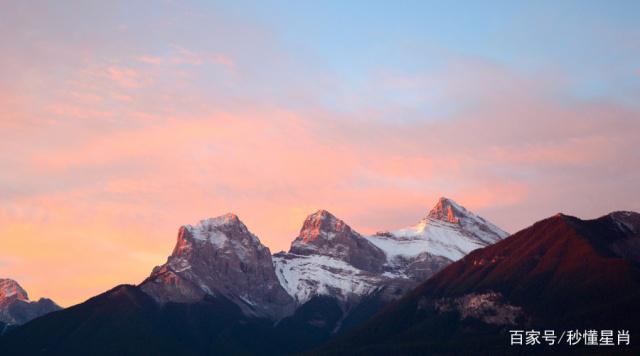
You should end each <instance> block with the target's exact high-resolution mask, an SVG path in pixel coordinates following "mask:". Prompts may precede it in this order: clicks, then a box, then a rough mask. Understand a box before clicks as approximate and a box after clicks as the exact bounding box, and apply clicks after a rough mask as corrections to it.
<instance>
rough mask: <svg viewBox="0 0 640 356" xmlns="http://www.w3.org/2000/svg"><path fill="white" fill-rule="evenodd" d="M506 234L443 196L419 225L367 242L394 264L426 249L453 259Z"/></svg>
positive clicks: (413, 256) (433, 254)
mask: <svg viewBox="0 0 640 356" xmlns="http://www.w3.org/2000/svg"><path fill="white" fill-rule="evenodd" d="M508 235H509V234H508V233H506V232H505V231H503V230H502V229H500V228H499V227H497V226H495V225H494V224H492V223H490V222H488V221H487V220H485V219H484V218H482V217H480V216H478V215H476V214H474V213H472V212H471V211H469V210H467V209H466V208H465V207H463V206H462V205H460V204H458V203H456V202H455V201H453V200H451V199H447V198H444V197H443V198H440V199H438V202H437V203H436V205H435V206H434V207H433V209H431V211H430V212H429V214H428V215H427V217H425V218H424V219H422V220H420V222H418V224H416V225H414V226H410V227H406V228H403V229H399V230H395V231H392V232H385V233H379V234H376V235H374V236H371V237H370V238H369V241H371V242H372V243H374V244H375V245H376V246H378V247H379V248H381V249H382V250H384V251H385V253H386V254H387V257H388V258H389V259H390V262H391V263H392V264H393V263H394V261H395V260H405V259H407V258H415V257H416V256H418V255H420V254H422V253H425V252H426V253H428V254H430V255H432V256H441V257H444V258H447V259H449V260H451V261H455V260H458V259H460V258H461V257H462V256H464V255H466V254H467V253H469V252H471V251H472V250H475V249H477V248H480V247H484V246H487V245H491V244H493V243H495V242H497V241H498V240H500V239H503V238H505V237H507V236H508Z"/></svg>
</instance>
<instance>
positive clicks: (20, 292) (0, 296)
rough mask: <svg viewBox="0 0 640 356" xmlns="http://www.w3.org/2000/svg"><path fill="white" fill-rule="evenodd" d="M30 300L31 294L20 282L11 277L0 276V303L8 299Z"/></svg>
mask: <svg viewBox="0 0 640 356" xmlns="http://www.w3.org/2000/svg"><path fill="white" fill-rule="evenodd" d="M9 299H12V300H23V301H25V302H27V301H29V295H28V294H27V291H25V290H24V289H23V288H22V287H21V286H20V285H19V284H18V282H16V281H14V280H13V279H9V278H0V303H2V302H3V301H6V300H9Z"/></svg>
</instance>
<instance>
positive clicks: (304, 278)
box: [273, 254, 383, 304]
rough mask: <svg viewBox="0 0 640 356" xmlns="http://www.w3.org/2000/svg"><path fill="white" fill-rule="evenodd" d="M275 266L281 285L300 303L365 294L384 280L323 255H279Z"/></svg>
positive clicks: (275, 257) (341, 298)
mask: <svg viewBox="0 0 640 356" xmlns="http://www.w3.org/2000/svg"><path fill="white" fill-rule="evenodd" d="M273 264H274V267H275V270H276V276H277V277H278V280H279V281H280V284H281V285H282V286H283V287H284V289H285V290H286V291H287V293H289V295H291V296H292V297H293V298H294V299H295V300H296V302H297V303H298V304H304V303H305V302H306V301H308V300H309V299H311V297H313V296H314V295H332V296H335V297H337V298H338V299H340V300H347V299H348V298H349V297H352V296H361V295H365V294H368V293H370V292H371V291H373V290H374V289H376V287H377V286H378V285H379V283H380V281H381V280H382V279H383V278H382V276H380V277H378V276H375V275H373V274H371V273H369V272H366V271H362V270H360V269H358V268H355V267H353V266H352V265H351V264H349V263H347V262H345V261H342V260H338V259H335V258H332V257H329V256H322V255H307V256H303V255H295V254H276V255H274V256H273Z"/></svg>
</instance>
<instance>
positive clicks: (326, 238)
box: [289, 210, 385, 270]
mask: <svg viewBox="0 0 640 356" xmlns="http://www.w3.org/2000/svg"><path fill="white" fill-rule="evenodd" d="M289 252H290V253H293V254H297V255H307V256H308V255H321V256H327V257H331V258H334V259H338V260H342V261H345V262H348V263H351V264H352V265H353V266H356V267H357V268H360V269H363V270H379V269H380V268H381V265H382V263H380V261H384V260H385V254H384V252H382V250H380V249H379V248H378V247H376V246H374V245H373V244H372V243H371V242H369V241H368V240H367V239H366V238H364V237H362V236H361V235H360V234H359V233H357V232H356V231H354V230H353V229H351V227H350V226H349V225H347V224H346V223H345V222H344V221H342V220H340V219H338V218H337V217H335V216H334V215H333V214H331V213H329V212H328V211H326V210H318V211H317V212H315V213H313V214H311V215H309V216H308V217H307V218H306V219H305V221H304V223H303V224H302V228H301V229H300V234H299V235H298V236H297V237H296V238H295V239H294V240H293V242H292V243H291V248H290V249H289Z"/></svg>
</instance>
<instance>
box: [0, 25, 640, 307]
mask: <svg viewBox="0 0 640 356" xmlns="http://www.w3.org/2000/svg"><path fill="white" fill-rule="evenodd" d="M43 16H44V15H43ZM103 25H104V26H105V28H107V27H108V26H111V27H109V29H110V31H115V32H117V31H120V32H121V37H117V36H116V37H115V38H112V37H110V36H111V35H107V34H103V33H101V32H98V33H93V34H91V35H90V36H89V35H87V37H86V38H85V37H82V36H79V37H61V35H60V34H55V33H54V34H43V33H40V34H38V33H36V34H34V33H30V32H29V31H26V30H24V29H22V30H23V31H19V30H20V29H16V28H14V29H12V31H13V35H16V36H17V35H20V36H23V37H24V36H26V37H28V38H31V40H32V42H29V43H30V44H28V43H27V42H24V41H23V42H20V41H18V40H15V41H13V42H11V46H10V47H11V48H10V51H9V52H8V55H7V53H5V55H4V56H2V58H0V78H1V79H0V277H10V278H14V279H16V280H18V281H19V282H20V283H21V284H22V285H23V286H24V287H25V288H26V289H27V291H28V292H29V293H30V295H31V296H32V297H41V296H47V297H50V298H53V299H54V300H55V301H56V302H58V303H60V304H61V305H65V306H67V305H71V304H74V303H77V302H81V301H83V300H85V299H86V298H88V297H90V296H92V295H95V294H97V293H99V292H102V291H104V290H106V289H108V288H110V287H112V286H114V285H116V284H120V283H138V282H140V281H141V280H142V279H144V278H145V277H146V276H147V275H148V274H149V273H150V271H151V269H152V268H153V267H154V266H155V265H158V264H161V263H163V262H164V261H165V259H166V256H167V255H168V254H169V253H170V251H171V249H172V247H173V244H174V243H175V238H176V234H177V231H178V227H179V226H180V225H182V224H193V223H197V222H198V221H199V220H200V219H203V218H206V217H212V216H217V215H221V214H224V213H226V212H234V213H236V214H238V215H239V217H240V218H241V219H242V220H243V221H244V222H245V224H246V225H247V226H248V227H249V229H250V230H251V231H252V232H254V233H255V234H256V235H258V236H259V238H260V239H261V241H262V242H263V243H264V244H265V245H267V246H268V247H269V248H270V249H271V251H272V252H276V251H279V250H287V249H288V247H289V244H290V242H291V241H292V240H293V238H294V237H295V236H296V235H297V232H298V230H299V228H300V226H301V225H302V221H303V220H304V218H305V216H306V215H308V214H310V213H312V212H314V211H315V210H317V209H320V208H324V209H327V210H329V211H331V212H332V213H334V214H335V215H337V216H338V217H340V218H342V219H343V220H345V221H346V222H347V223H348V224H350V225H351V226H352V227H354V228H355V229H356V230H357V231H359V232H361V233H372V232H375V231H378V230H386V229H393V228H398V227H402V226H406V225H409V224H413V223H415V222H417V221H418V220H419V219H420V218H421V217H423V216H424V215H425V214H426V213H427V212H428V210H429V209H430V208H431V206H432V205H434V204H435V202H436V200H437V198H438V197H440V196H447V197H449V198H453V199H454V200H456V201H457V202H459V203H460V204H462V205H464V206H466V207H467V208H469V209H471V210H473V211H475V212H477V213H479V214H481V215H483V216H484V217H486V218H488V219H489V220H491V221H492V222H494V223H496V224H497V225H499V226H501V227H502V228H504V229H506V230H508V231H510V232H515V231H517V230H518V229H521V228H524V227H526V226H528V225H529V224H531V223H533V222H535V221H536V220H539V219H542V218H544V217H546V216H549V215H552V214H554V213H556V212H560V211H562V212H565V213H568V214H574V215H577V216H580V217H584V218H592V217H597V216H599V215H602V214H605V213H608V212H610V211H613V210H636V211H638V210H640V193H639V191H640V190H639V189H637V185H638V181H640V153H639V152H640V150H638V148H637V145H638V141H639V136H638V135H639V134H638V133H639V132H640V120H639V117H640V116H639V112H638V110H637V108H634V107H633V106H629V105H625V104H624V103H622V102H620V101H618V100H612V99H610V98H600V99H598V100H591V99H584V98H580V97H576V96H574V95H571V94H570V93H568V92H569V90H568V89H567V88H568V87H570V86H571V85H572V83H573V81H572V80H573V79H572V78H571V76H569V75H565V74H564V72H563V71H562V70H560V69H555V68H545V69H544V70H541V71H518V70H515V69H513V68H510V67H509V66H505V65H502V64H501V63H498V62H495V61H491V60H487V59H486V58H476V57H473V56H468V55H462V54H460V53H457V52H455V51H446V50H438V51H439V52H438V53H439V54H440V55H441V56H442V57H443V58H444V59H445V60H446V61H445V62H446V65H444V66H439V67H438V68H437V70H436V69H424V70H418V71H416V72H414V73H409V74H407V73H406V72H404V71H402V70H399V69H398V68H394V67H393V66H391V67H384V66H380V67H379V68H376V70H372V71H370V72H367V74H366V80H365V81H364V82H363V83H360V84H359V85H357V87H354V86H353V83H351V82H348V80H347V79H345V78H342V77H341V76H340V75H338V74H336V73H335V72H333V71H331V70H330V68H329V67H327V66H325V65H324V64H322V61H320V60H318V59H317V58H316V60H317V62H313V61H307V60H306V58H302V59H301V58H297V57H295V56H294V55H293V54H292V52H291V51H288V50H287V49H286V46H284V45H283V44H282V43H281V42H279V40H278V38H277V36H276V34H274V33H272V32H269V31H265V29H264V28H263V27H262V26H259V25H254V26H248V27H242V26H240V25H239V24H229V26H237V27H239V28H242V29H243V31H242V32H241V33H240V34H239V35H238V36H240V37H241V39H242V41H239V42H241V43H244V44H248V45H247V46H246V47H244V46H242V45H241V44H238V43H237V42H236V41H227V42H221V43H222V44H221V45H220V46H219V47H220V48H214V49H210V48H201V47H199V46H196V45H191V46H190V45H188V44H182V43H179V41H178V40H179V38H172V39H166V40H165V39H163V40H162V41H156V42H157V43H155V45H154V46H152V47H145V46H144V45H141V44H140V43H138V42H132V43H129V41H134V40H129V39H128V38H129V37H128V36H129V33H128V31H130V29H129V26H125V25H123V24H121V23H119V22H113V23H107V24H103ZM167 26H168V25H167ZM234 28H235V27H234ZM0 29H1V28H0ZM4 36H8V35H7V34H5V35H4ZM29 36H31V37H29ZM101 36H105V37H104V38H103V37H101ZM23 37H20V38H23ZM26 37H24V38H26ZM132 37H135V36H133V35H132ZM243 41H244V42H243ZM187 42H188V41H187ZM630 75H631V74H630ZM396 95H397V97H396ZM629 95H632V97H633V98H635V99H636V100H637V99H640V97H638V95H637V93H635V94H629ZM390 98H393V99H390ZM425 106H426V108H425Z"/></svg>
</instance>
